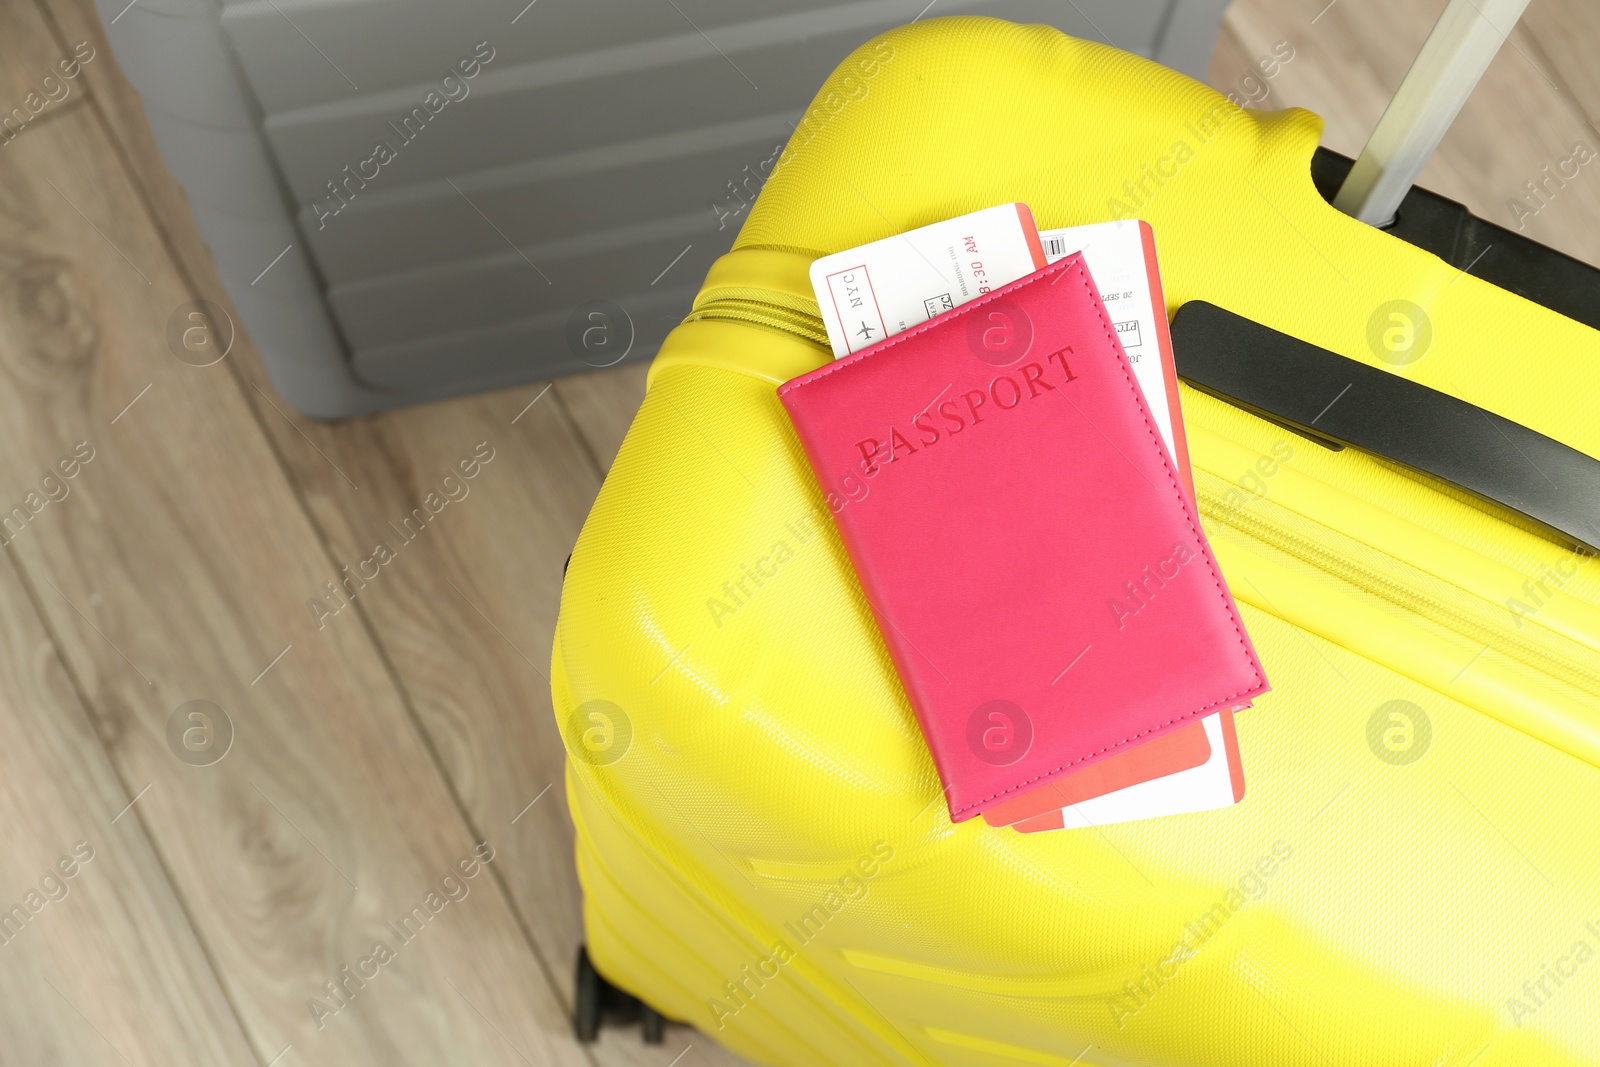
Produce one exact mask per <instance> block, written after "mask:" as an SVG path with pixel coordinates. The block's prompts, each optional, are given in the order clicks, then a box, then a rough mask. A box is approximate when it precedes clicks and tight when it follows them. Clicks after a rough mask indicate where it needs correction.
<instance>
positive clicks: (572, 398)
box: [555, 363, 650, 472]
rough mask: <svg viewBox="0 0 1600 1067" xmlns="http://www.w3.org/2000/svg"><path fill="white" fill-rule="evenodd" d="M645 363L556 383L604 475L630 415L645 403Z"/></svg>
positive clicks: (626, 428) (630, 417) (647, 365)
mask: <svg viewBox="0 0 1600 1067" xmlns="http://www.w3.org/2000/svg"><path fill="white" fill-rule="evenodd" d="M649 370H650V365H649V364H648V363H626V364H623V365H622V366H620V367H613V368H611V369H610V370H599V371H593V372H591V373H589V374H574V375H572V376H571V377H569V378H562V379H560V380H559V381H557V382H556V385H555V388H556V392H557V393H558V394H560V397H561V402H562V403H564V404H565V405H566V406H567V411H568V412H569V413H570V415H571V416H572V422H573V425H574V426H576V427H577V429H578V433H579V434H580V435H582V437H583V442H584V444H585V445H586V446H587V447H588V449H589V453H590V455H591V456H593V457H594V461H595V465H596V466H597V467H598V468H599V469H600V470H601V471H603V472H609V471H610V470H611V461H612V460H613V459H615V458H616V455H617V449H619V448H621V447H622V439H623V438H624V437H625V436H627V433H628V427H629V426H632V425H633V416H634V415H635V414H637V413H638V411H639V405H640V404H642V403H644V381H645V375H646V374H648V373H649Z"/></svg>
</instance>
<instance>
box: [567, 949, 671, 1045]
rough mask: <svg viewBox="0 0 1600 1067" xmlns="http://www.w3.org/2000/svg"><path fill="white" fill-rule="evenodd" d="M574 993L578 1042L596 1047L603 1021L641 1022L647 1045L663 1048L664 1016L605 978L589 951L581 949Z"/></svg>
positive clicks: (573, 1008) (573, 1015)
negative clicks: (595, 966)
mask: <svg viewBox="0 0 1600 1067" xmlns="http://www.w3.org/2000/svg"><path fill="white" fill-rule="evenodd" d="M574 979H575V980H574V982H573V993H572V1032H573V1034H574V1035H575V1036H576V1037H577V1039H578V1043H579V1044H582V1045H592V1044H594V1042H595V1041H596V1040H598V1039H599V1037H600V1024H601V1022H603V1021H605V1020H607V1019H610V1020H611V1021H614V1022H621V1023H629V1022H633V1021H634V1020H635V1019H637V1020H639V1024H640V1028H641V1031H642V1033H643V1037H644V1043H645V1044H647V1045H659V1044H661V1043H662V1042H663V1041H664V1040H666V1034H667V1020H666V1017H665V1016H664V1015H662V1014H661V1013H660V1012H658V1011H656V1010H655V1009H654V1008H652V1007H651V1006H650V1005H648V1004H646V1003H644V1002H643V1001H642V1000H640V999H639V998H638V997H636V996H634V995H633V994H631V993H626V992H624V991H622V990H620V989H618V988H617V987H616V986H614V985H612V984H611V983H610V982H608V981H606V980H605V979H604V978H603V977H601V975H600V972H599V971H597V970H595V968H594V963H593V962H592V961H591V960H590V959H589V950H588V949H587V948H585V947H584V946H583V945H579V946H578V966H577V972H576V974H575V976H574Z"/></svg>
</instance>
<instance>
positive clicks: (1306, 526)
mask: <svg viewBox="0 0 1600 1067" xmlns="http://www.w3.org/2000/svg"><path fill="white" fill-rule="evenodd" d="M733 292H736V293H737V295H733ZM733 292H730V290H728V289H723V290H721V291H720V292H719V293H718V295H716V296H713V297H711V298H710V299H708V300H705V301H704V302H703V303H700V304H697V305H696V307H695V308H694V310H693V311H692V312H691V313H690V314H689V315H688V316H687V317H686V318H685V319H684V321H685V322H693V321H698V320H720V321H725V322H734V323H739V324H743V325H749V326H755V327H758V328H762V329H767V330H773V331H776V332H779V333H782V334H786V335H788V336H790V337H794V338H798V339H800V340H804V341H808V342H810V343H812V344H816V345H820V346H822V347H823V348H827V347H828V339H827V331H826V330H825V329H824V327H823V324H822V319H821V318H820V317H819V316H818V315H816V314H815V312H812V311H810V310H809V308H810V307H815V303H814V302H811V301H801V300H798V299H792V298H789V297H788V296H787V295H786V294H777V293H770V292H767V291H764V290H761V289H757V288H755V287H749V288H743V289H741V290H736V291H733ZM775 296H776V297H779V298H780V299H781V300H783V301H784V302H782V303H780V302H777V301H774V300H773V299H771V297H775ZM1195 476H1196V491H1197V494H1198V497H1199V501H1198V502H1199V505H1200V512H1201V514H1202V516H1203V517H1204V518H1206V519H1207V520H1209V521H1211V522H1215V523H1220V524H1222V525H1224V526H1227V527H1228V528H1230V529H1232V530H1234V531H1237V532H1238V533H1239V534H1242V535H1243V536H1245V537H1247V538H1249V539H1251V540H1253V541H1256V542H1258V543H1259V544H1261V545H1265V546H1267V547H1268V548H1269V549H1275V550H1277V551H1279V552H1282V553H1284V554H1285V555H1287V556H1290V557H1292V558H1293V559H1295V560H1297V561H1299V562H1300V563H1303V564H1306V565H1308V566H1310V567H1312V568H1315V569H1316V570H1318V571H1320V572H1322V573H1324V574H1326V575H1329V576H1330V577H1333V578H1335V579H1337V580H1340V581H1342V582H1345V583H1346V584H1348V585H1350V586H1353V587H1354V588H1356V589H1358V590H1360V591H1362V592H1364V593H1367V594H1370V595H1372V596H1375V597H1379V598H1381V599H1383V600H1385V601H1387V602H1389V603H1392V604H1394V605H1396V606H1398V607H1400V608H1403V609H1405V610H1406V611H1409V612H1411V613H1413V614H1415V615H1417V616H1419V617H1421V618H1423V619H1427V620H1429V621H1430V622H1433V623H1435V624H1437V625H1438V626H1441V627H1443V628H1445V629H1447V630H1449V631H1451V632H1453V633H1456V634H1458V635H1460V636H1462V637H1465V638H1467V639H1469V640H1472V641H1475V642H1477V643H1480V644H1482V645H1483V646H1484V647H1485V648H1489V649H1493V650H1495V651H1496V652H1498V653H1500V654H1502V655H1505V656H1507V657H1509V658H1511V659H1514V660H1516V661H1518V662H1519V663H1522V664H1524V665H1525V666H1527V667H1530V668H1532V669H1534V670H1537V671H1539V672H1541V673H1543V674H1546V675H1548V676H1550V677H1552V678H1556V679H1559V680H1560V681H1562V682H1564V683H1566V684H1567V685H1570V686H1573V687H1575V688H1577V689H1580V690H1582V691H1583V692H1585V693H1587V694H1589V695H1594V696H1600V650H1595V649H1592V648H1586V647H1584V646H1583V645H1582V644H1580V643H1579V642H1578V641H1575V640H1573V639H1571V638H1567V637H1563V636H1561V635H1560V634H1558V633H1555V632H1553V631H1551V630H1549V629H1547V628H1545V627H1544V626H1542V625H1540V624H1538V623H1537V622H1535V623H1532V624H1529V625H1524V626H1522V627H1518V626H1517V621H1518V616H1517V614H1516V613H1515V612H1514V611H1513V610H1512V609H1511V608H1510V607H1508V606H1507V605H1506V604H1499V603H1495V602H1494V601H1491V600H1488V599H1487V598H1484V597H1482V596H1480V595H1478V594H1476V593H1474V592H1471V591H1469V590H1466V589H1463V588H1461V587H1460V586H1458V585H1455V584H1454V583H1450V582H1448V581H1446V580H1444V579H1440V578H1433V577H1432V576H1424V575H1422V573H1421V572H1420V571H1418V570H1417V569H1416V568H1415V567H1413V566H1411V565H1410V564H1408V563H1406V562H1404V561H1403V560H1401V559H1398V558H1396V557H1393V556H1389V555H1387V554H1384V553H1381V552H1379V551H1377V550H1375V549H1372V548H1371V547H1370V546H1366V545H1361V546H1360V547H1361V549H1362V550H1363V551H1362V553H1361V554H1362V555H1363V556H1365V557H1366V558H1367V560H1368V561H1369V562H1368V563H1367V564H1365V565H1364V564H1362V563H1357V562H1355V561H1354V560H1353V559H1351V558H1350V556H1349V555H1348V554H1342V553H1341V552H1339V551H1336V550H1335V549H1333V548H1330V547H1328V543H1329V542H1336V541H1340V540H1348V539H1345V538H1343V536H1342V535H1340V534H1339V533H1338V531H1336V530H1333V529H1332V528H1329V527H1327V526H1325V525H1323V524H1322V523H1318V522H1315V521H1314V520H1310V519H1306V518H1304V517H1302V516H1298V515H1296V514H1295V513H1294V512H1291V511H1289V510H1288V509H1286V508H1283V507H1281V506H1279V505H1272V506H1270V507H1258V506H1257V505H1256V504H1254V503H1252V504H1250V505H1247V506H1245V507H1243V508H1241V507H1237V506H1234V505H1232V504H1230V503H1229V501H1228V500H1227V498H1226V497H1225V496H1224V495H1223V494H1222V493H1219V492H1217V491H1215V490H1214V489H1213V488H1211V487H1209V486H1207V485H1205V484H1204V483H1206V482H1207V481H1214V482H1218V483H1222V482H1223V479H1221V478H1220V477H1218V476H1216V475H1212V474H1210V472H1207V471H1204V470H1201V469H1196V470H1195ZM1277 512H1284V513H1285V514H1284V515H1282V516H1279V515H1277V514H1276V513H1277ZM1579 558H1580V559H1581V557H1579ZM1424 585H1428V586H1442V587H1446V590H1445V594H1444V595H1438V594H1433V593H1429V592H1427V591H1426V590H1425V589H1423V588H1421V587H1422V586H1424Z"/></svg>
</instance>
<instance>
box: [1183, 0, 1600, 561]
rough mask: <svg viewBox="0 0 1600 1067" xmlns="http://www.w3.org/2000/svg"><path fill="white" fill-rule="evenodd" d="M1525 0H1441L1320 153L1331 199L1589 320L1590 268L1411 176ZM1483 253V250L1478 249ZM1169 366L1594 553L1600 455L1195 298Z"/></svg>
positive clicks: (1318, 174)
mask: <svg viewBox="0 0 1600 1067" xmlns="http://www.w3.org/2000/svg"><path fill="white" fill-rule="evenodd" d="M1527 5H1528V0H1451V3H1450V5H1449V7H1448V8H1446V10H1445V12H1444V14H1443V15H1442V16H1441V17H1440V19H1439V22H1438V23H1437V25H1435V27H1434V29H1433V32H1432V33H1431V34H1430V35H1429V37H1428V40H1427V42H1426V43H1425V44H1424V45H1423V48H1422V51H1421V53H1419V54H1418V56H1417V60H1416V62H1415V63H1413V65H1412V67H1411V70H1410V71H1409V72H1407V74H1406V77H1405V80H1404V81H1403V82H1402V83H1401V86H1400V89H1399V90H1398V91H1397V92H1396V93H1395V96H1394V99H1393V100H1392V101H1391V102H1390V104H1389V107H1388V109H1387V110H1385V112H1384V114H1383V118H1382V119H1381V120H1379V122H1378V126H1377V127H1376V129H1375V130H1374V131H1373V134H1372V137H1371V138H1370V139H1369V140H1368V142H1367V145H1366V147H1365V148H1364V149H1362V152H1361V155H1360V157H1359V158H1358V159H1356V160H1355V162H1354V163H1353V164H1352V163H1351V161H1350V160H1348V159H1346V158H1345V157H1343V156H1340V155H1338V154H1337V153H1334V152H1330V151H1328V150H1327V149H1322V148H1319V149H1317V153H1316V156H1315V157H1314V159H1313V161H1312V178H1313V180H1314V181H1315V182H1316V185H1317V187H1318V189H1319V190H1321V191H1322V193H1323V195H1324V196H1325V197H1327V198H1328V199H1329V200H1330V201H1331V202H1332V204H1333V205H1334V206H1335V207H1337V208H1339V209H1341V210H1343V211H1345V212H1346V213H1348V214H1352V215H1355V216H1356V217H1357V218H1359V219H1360V220H1361V221H1363V222H1367V223H1369V224H1371V225H1376V226H1381V227H1383V228H1385V229H1387V230H1389V232H1390V233H1392V234H1394V236H1396V237H1399V238H1401V239H1402V240H1405V241H1407V242H1408V243H1410V244H1413V245H1416V246H1417V247H1419V248H1422V249H1424V250H1425V251H1428V252H1432V253H1433V254H1435V255H1437V256H1439V257H1440V258H1442V259H1444V260H1446V261H1448V262H1450V263H1452V265H1454V266H1456V267H1458V268H1459V269H1461V270H1462V271H1463V272H1464V273H1470V274H1472V275H1474V276H1475V277H1479V278H1482V279H1483V280H1485V281H1488V282H1491V283H1492V284H1495V285H1498V286H1499V287H1500V288H1502V289H1506V290H1508V291H1510V292H1513V293H1516V294H1517V295H1519V296H1522V297H1524V298H1526V299H1528V300H1531V301H1533V302H1535V303H1537V304H1541V305H1543V306H1544V307H1546V308H1549V309H1550V310H1552V311H1554V312H1556V313H1558V314H1561V315H1565V316H1567V317H1568V318H1572V319H1575V320H1576V321H1579V322H1582V323H1584V324H1585V325H1587V326H1590V327H1593V328H1595V329H1600V299H1597V297H1600V270H1596V269H1595V268H1594V267H1591V266H1589V265H1587V264H1584V263H1581V262H1579V261H1578V260H1575V259H1572V258H1571V257H1569V256H1565V255H1562V254H1561V253H1559V252H1557V251H1555V250H1554V249H1551V248H1547V247H1546V246H1544V245H1541V244H1538V243H1537V242H1534V241H1531V240H1529V239H1528V238H1526V237H1523V236H1522V235H1521V234H1517V233H1513V232H1512V231H1510V230H1506V229H1504V228H1502V227H1499V226H1496V225H1494V224H1492V223H1489V222H1485V221H1484V220H1482V219H1479V218H1476V217H1475V216H1473V215H1472V214H1471V213H1470V212H1468V211H1467V210H1466V208H1465V207H1463V206H1462V205H1460V204H1457V203H1455V202H1454V201H1451V200H1447V199H1445V198H1444V197H1441V196H1439V195H1438V194H1436V193H1431V192H1428V191H1427V190H1425V189H1418V188H1415V187H1414V185H1413V182H1414V181H1415V180H1416V177H1417V175H1418V174H1419V173H1420V172H1421V170H1422V167H1423V165H1424V164H1425V163H1426V162H1427V160H1428V157H1429V156H1430V155H1432V154H1433V151H1434V149H1435V148H1437V147H1438V145H1439V142H1440V140H1441V139H1442V138H1443V137H1444V133H1445V131H1446V130H1447V129H1448V128H1449V125H1450V123H1451V122H1452V121H1453V120H1454V118H1455V116H1456V114H1457V113H1458V112H1459V111H1460V110H1461V107H1462V105H1463V104H1464V103H1465V102H1466V99H1467V96H1468V95H1469V94H1470V93H1471V91H1472V87H1473V86H1474V85H1475V84H1476V83H1477V81H1478V79H1479V78H1480V77H1481V76H1482V74H1483V72H1484V70H1485V69H1487V67H1488V65H1489V62H1490V60H1492V59H1493V58H1494V56H1495V53H1496V52H1497V51H1498V50H1499V47H1500V45H1501V44H1503V43H1504V41H1505V39H1506V37H1507V35H1508V34H1509V33H1510V32H1511V29H1512V27H1514V26H1515V24H1516V21H1517V19H1518V18H1519V17H1520V16H1521V14H1522V12H1523V10H1524V9H1525V8H1526V7H1527ZM1491 250H1493V251H1494V252H1495V254H1494V255H1490V254H1489V253H1490V251H1491ZM1172 346H1173V353H1174V355H1175V356H1176V359H1177V371H1178V374H1179V375H1180V376H1182V377H1183V378H1184V379H1186V380H1187V381H1188V382H1189V383H1190V384H1191V385H1193V386H1195V387H1196V388H1198V389H1200V390H1201V391H1202V392H1206V393H1210V394H1212V395H1213V396H1217V397H1220V398H1222V399H1224V400H1228V401H1230V402H1232V403H1234V404H1237V405H1238V406H1240V407H1242V408H1244V409H1246V410H1248V411H1251V412H1253V413H1255V414H1257V415H1260V416H1261V417H1263V418H1266V419H1269V420H1271V421H1273V422H1276V423H1278V424H1280V425H1282V426H1285V427H1287V428H1289V429H1291V430H1294V431H1295V432H1297V433H1300V434H1302V435H1303V436H1307V437H1310V438H1311V439H1313V440H1316V441H1319V442H1320V443H1322V444H1325V445H1327V446H1329V447H1331V448H1341V447H1343V446H1345V445H1350V446H1353V447H1356V448H1360V449H1361V450H1363V451H1367V452H1372V453H1375V454H1377V455H1381V456H1384V457H1386V458H1388V459H1392V460H1394V461H1396V462H1398V463H1401V464H1403V465H1405V466H1407V467H1410V468H1411V469H1413V470H1416V471H1419V472H1421V473H1423V474H1426V475H1429V476H1432V477H1434V478H1437V479H1440V480H1442V481H1445V482H1448V483H1450V484H1452V485H1455V486H1456V487H1458V488H1460V489H1463V490H1466V491H1467V492H1469V493H1472V494H1473V495H1475V496H1478V497H1480V498H1482V499H1485V500H1489V501H1492V502H1494V503H1496V504H1500V505H1502V506H1504V507H1507V508H1510V509H1512V510H1514V511H1517V512H1519V513H1521V514H1522V515H1524V516H1526V517H1527V518H1530V519H1532V520H1533V521H1534V522H1536V523H1538V524H1539V525H1540V526H1542V527H1544V528H1545V529H1547V530H1549V531H1552V532H1554V533H1555V534H1557V535H1558V536H1560V537H1564V538H1566V539H1570V540H1572V541H1575V542H1577V543H1578V544H1581V545H1585V546H1587V547H1589V548H1592V549H1596V550H1600V461H1597V460H1595V459H1594V458H1592V457H1590V456H1588V455H1585V454H1584V453H1582V452H1579V451H1577V450H1576V449H1574V448H1571V447H1569V446H1567V445H1565V444H1562V443H1561V442H1559V441H1556V440H1553V439H1552V438H1549V437H1546V436H1545V435H1543V434H1541V433H1538V432H1536V431H1534V430H1531V429H1529V428H1528V427H1526V426H1522V425H1520V424H1518V423H1515V422H1512V421H1511V420H1509V419H1506V418H1503V417H1502V416H1499V415H1496V414H1494V413H1493V412H1490V411H1486V410H1484V409H1483V408H1480V407H1476V406H1474V405H1472V404H1469V403H1467V402H1466V401H1463V400H1459V399H1457V398H1456V397H1453V396H1450V395H1448V394H1446V393H1441V392H1438V391H1437V390H1434V389H1429V388H1428V387H1426V386H1423V385H1420V384H1418V383H1416V382H1412V381H1410V380H1408V379H1405V378H1401V377H1399V376H1398V375H1394V374H1389V373H1387V372H1385V371H1382V370H1378V369H1377V368H1374V367H1370V366H1368V365H1367V364H1364V363H1360V362H1357V361H1355V360H1351V359H1346V358H1344V357H1342V356H1340V355H1338V354H1337V353H1334V352H1330V351H1328V350H1326V349H1323V348H1318V347H1317V346H1315V345H1312V344H1309V343H1307V342H1305V341H1302V340H1300V339H1298V338H1295V337H1290V336H1289V335H1287V334H1283V333H1279V332H1278V331H1276V330H1273V329H1271V328H1270V327H1267V326H1264V325H1262V324H1260V323H1257V322H1253V321H1251V320H1249V319H1247V318H1244V317H1242V316H1239V315H1235V314H1233V313H1231V312H1229V311H1226V310H1224V309H1222V308H1218V307H1216V306H1214V305H1211V304H1208V303H1205V302H1203V301H1192V302H1190V303H1187V304H1185V305H1184V306H1183V307H1181V308H1179V309H1178V313H1177V315H1176V316H1175V317H1174V318H1173V321H1172Z"/></svg>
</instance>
